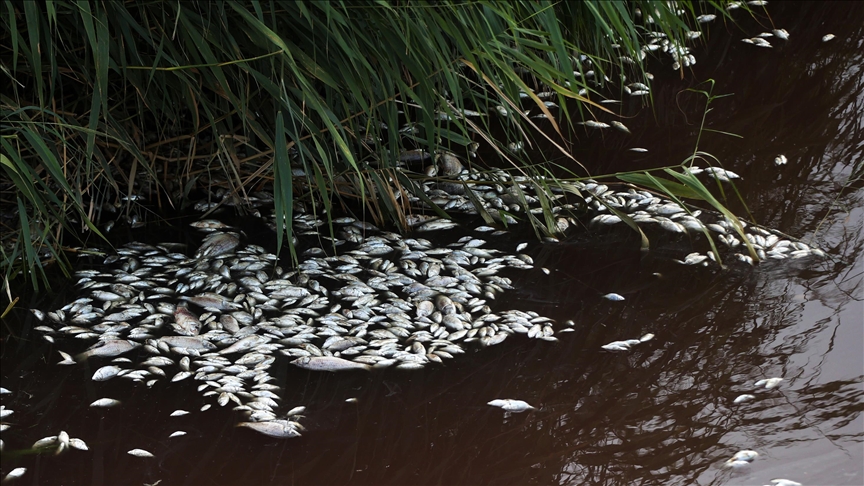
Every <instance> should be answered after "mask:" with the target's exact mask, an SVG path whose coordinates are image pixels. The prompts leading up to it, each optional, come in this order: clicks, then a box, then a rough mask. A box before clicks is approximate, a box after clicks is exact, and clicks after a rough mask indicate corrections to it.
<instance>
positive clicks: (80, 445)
mask: <svg viewBox="0 0 864 486" xmlns="http://www.w3.org/2000/svg"><path fill="white" fill-rule="evenodd" d="M69 447H71V448H73V449H78V450H79V451H89V450H90V448H89V447H87V443H86V442H84V441H83V440H81V439H78V438H76V437H70V438H69Z"/></svg>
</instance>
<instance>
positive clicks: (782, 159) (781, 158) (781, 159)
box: [774, 155, 788, 165]
mask: <svg viewBox="0 0 864 486" xmlns="http://www.w3.org/2000/svg"><path fill="white" fill-rule="evenodd" d="M786 162H788V160H787V159H786V156H785V155H778V156H777V157H774V165H786Z"/></svg>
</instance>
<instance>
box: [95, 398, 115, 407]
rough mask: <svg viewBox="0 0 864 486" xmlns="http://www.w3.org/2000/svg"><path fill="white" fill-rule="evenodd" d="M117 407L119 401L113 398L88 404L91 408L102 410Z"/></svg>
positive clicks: (101, 399)
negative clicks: (100, 408)
mask: <svg viewBox="0 0 864 486" xmlns="http://www.w3.org/2000/svg"><path fill="white" fill-rule="evenodd" d="M117 405H120V400H114V399H113V398H100V399H99V400H96V401H95V402H93V403H91V404H90V406H91V407H102V408H107V407H116V406H117Z"/></svg>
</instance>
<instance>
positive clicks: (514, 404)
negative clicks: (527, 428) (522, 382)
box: [487, 398, 537, 413]
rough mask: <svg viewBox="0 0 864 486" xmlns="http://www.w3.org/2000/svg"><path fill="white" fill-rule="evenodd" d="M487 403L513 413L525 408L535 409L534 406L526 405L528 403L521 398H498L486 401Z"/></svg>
mask: <svg viewBox="0 0 864 486" xmlns="http://www.w3.org/2000/svg"><path fill="white" fill-rule="evenodd" d="M487 405H492V406H493V407H498V408H501V409H503V410H504V411H507V412H513V413H521V412H524V411H526V410H537V409H536V408H535V407H532V406H531V405H528V403H526V402H523V401H522V400H513V399H510V398H503V399H501V398H498V399H495V400H492V401H491V402H489V403H487Z"/></svg>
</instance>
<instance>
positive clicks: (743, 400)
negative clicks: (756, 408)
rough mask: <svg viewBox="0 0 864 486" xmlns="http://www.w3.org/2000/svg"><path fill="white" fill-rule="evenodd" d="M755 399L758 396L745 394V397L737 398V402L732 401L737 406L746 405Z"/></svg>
mask: <svg viewBox="0 0 864 486" xmlns="http://www.w3.org/2000/svg"><path fill="white" fill-rule="evenodd" d="M754 398H756V395H750V394H747V393H745V394H743V395H738V396H737V397H736V398H735V400H732V403H735V404H738V403H744V402H746V401H749V400H753V399H754Z"/></svg>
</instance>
